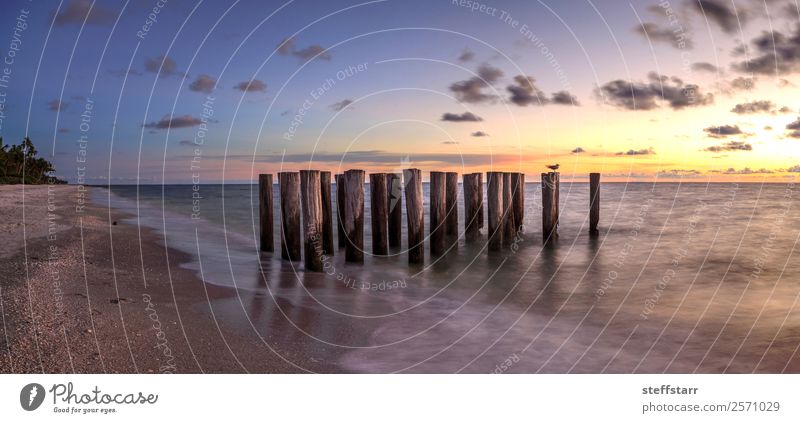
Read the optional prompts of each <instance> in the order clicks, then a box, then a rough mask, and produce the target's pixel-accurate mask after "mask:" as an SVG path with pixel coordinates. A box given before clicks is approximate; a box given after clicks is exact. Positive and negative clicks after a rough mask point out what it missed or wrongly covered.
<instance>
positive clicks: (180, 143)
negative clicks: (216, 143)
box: [178, 140, 195, 146]
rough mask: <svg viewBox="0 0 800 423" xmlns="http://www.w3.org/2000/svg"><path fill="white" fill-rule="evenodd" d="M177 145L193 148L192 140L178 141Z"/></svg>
mask: <svg viewBox="0 0 800 423" xmlns="http://www.w3.org/2000/svg"><path fill="white" fill-rule="evenodd" d="M178 145H185V146H194V145H195V143H194V142H193V141H192V140H180V142H178Z"/></svg>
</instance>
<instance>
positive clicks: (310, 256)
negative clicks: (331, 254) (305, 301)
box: [300, 170, 323, 272]
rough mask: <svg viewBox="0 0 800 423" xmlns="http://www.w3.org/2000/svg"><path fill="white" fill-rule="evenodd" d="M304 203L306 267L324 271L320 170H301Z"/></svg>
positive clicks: (301, 189) (301, 188)
mask: <svg viewBox="0 0 800 423" xmlns="http://www.w3.org/2000/svg"><path fill="white" fill-rule="evenodd" d="M300 192H301V193H302V203H303V252H304V256H305V260H304V261H305V267H306V269H307V270H313V271H315V272H321V271H322V254H323V253H322V237H323V235H322V187H321V186H320V174H319V171H318V170H301V171H300Z"/></svg>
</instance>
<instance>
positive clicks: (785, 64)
mask: <svg viewBox="0 0 800 423" xmlns="http://www.w3.org/2000/svg"><path fill="white" fill-rule="evenodd" d="M750 44H752V45H753V49H754V50H755V52H756V53H757V54H755V55H754V57H753V58H751V59H750V60H744V61H741V62H739V63H734V64H733V65H732V67H733V69H734V70H737V71H740V72H751V73H756V74H764V75H776V74H781V73H791V72H796V71H798V70H800V25H797V26H796V27H795V30H794V33H790V34H784V33H783V32H781V31H771V32H767V31H762V32H761V35H759V36H758V37H756V38H753V39H752V40H751V41H750Z"/></svg>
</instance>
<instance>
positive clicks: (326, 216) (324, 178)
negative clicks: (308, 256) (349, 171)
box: [319, 171, 334, 256]
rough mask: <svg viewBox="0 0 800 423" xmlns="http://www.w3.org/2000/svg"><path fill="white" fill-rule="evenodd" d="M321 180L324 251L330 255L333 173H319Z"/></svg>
mask: <svg viewBox="0 0 800 423" xmlns="http://www.w3.org/2000/svg"><path fill="white" fill-rule="evenodd" d="M319 182H320V186H321V187H322V251H323V252H324V253H325V254H326V255H329V256H332V255H333V250H334V248H333V211H332V210H331V173H330V172H326V171H322V172H320V173H319Z"/></svg>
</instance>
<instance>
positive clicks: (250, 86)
mask: <svg viewBox="0 0 800 423" xmlns="http://www.w3.org/2000/svg"><path fill="white" fill-rule="evenodd" d="M233 88H236V89H237V90H239V91H244V92H248V93H253V92H258V91H261V92H264V91H267V84H265V83H264V81H262V80H260V79H251V80H249V81H242V82H240V83H238V84H236V85H234V86H233Z"/></svg>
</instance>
